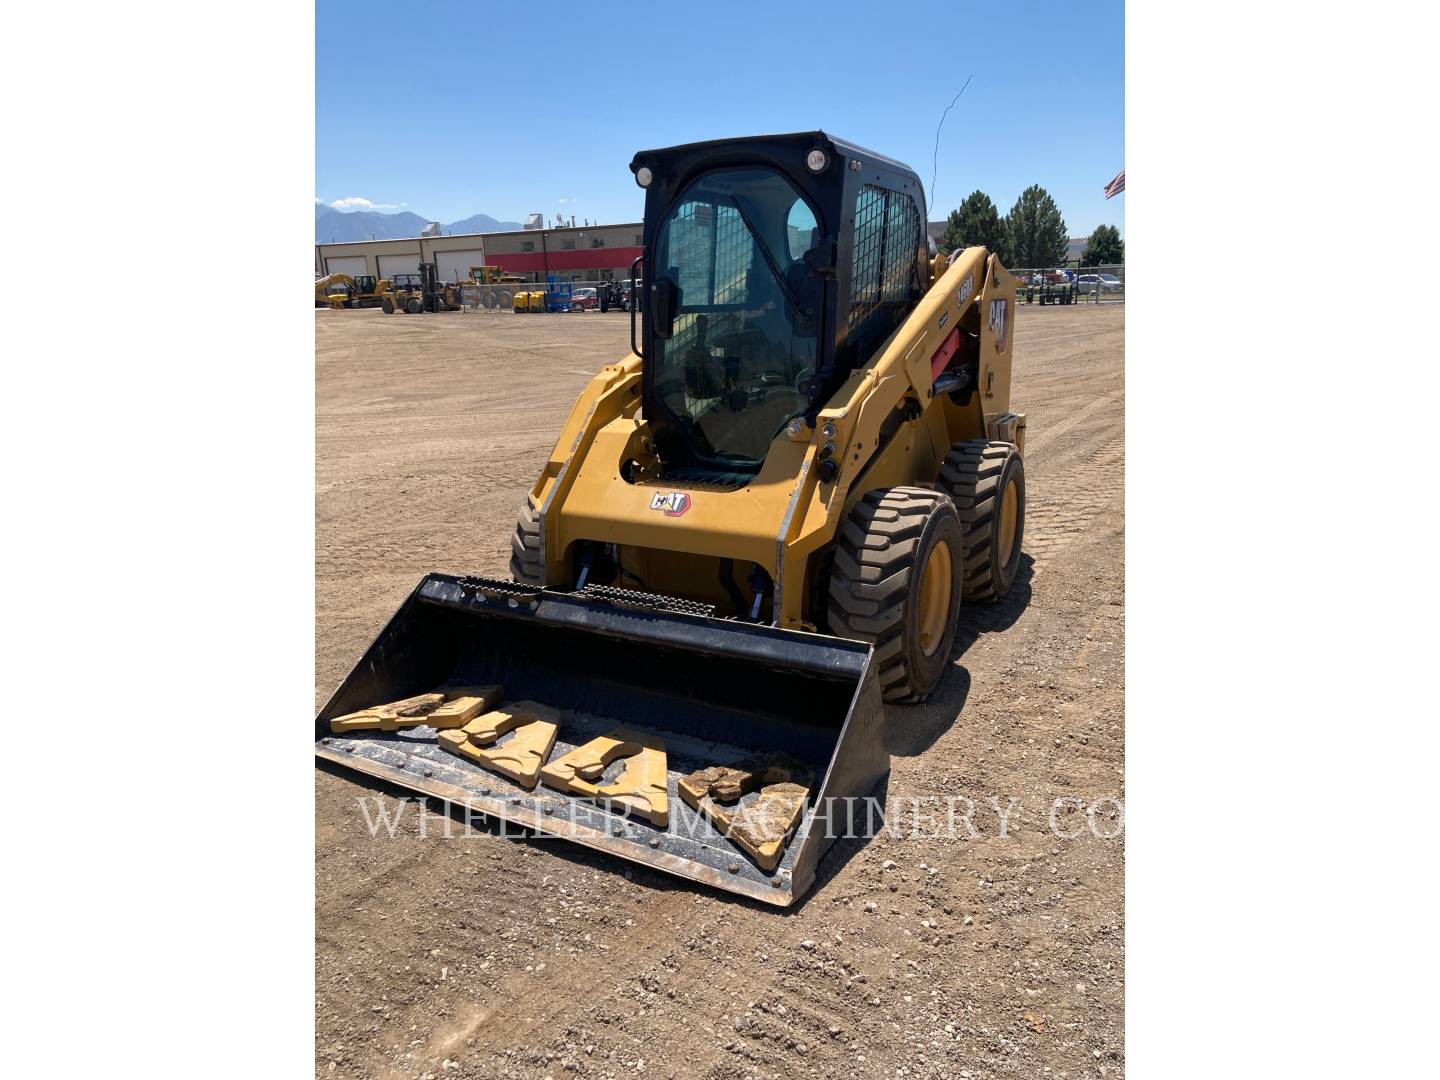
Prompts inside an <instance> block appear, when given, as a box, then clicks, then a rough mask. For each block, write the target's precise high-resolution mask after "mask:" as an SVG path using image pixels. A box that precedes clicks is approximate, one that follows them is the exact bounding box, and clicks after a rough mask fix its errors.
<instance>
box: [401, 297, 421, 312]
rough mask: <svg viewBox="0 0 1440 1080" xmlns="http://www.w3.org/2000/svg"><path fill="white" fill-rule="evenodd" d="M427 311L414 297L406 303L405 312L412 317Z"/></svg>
mask: <svg viewBox="0 0 1440 1080" xmlns="http://www.w3.org/2000/svg"><path fill="white" fill-rule="evenodd" d="M424 310H425V305H424V304H422V303H420V301H419V300H416V299H415V298H414V297H413V296H412V297H411V298H410V299H409V300H406V301H405V311H406V312H407V313H408V314H410V315H419V314H420V312H422V311H424Z"/></svg>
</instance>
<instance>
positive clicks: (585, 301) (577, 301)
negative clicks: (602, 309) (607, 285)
mask: <svg viewBox="0 0 1440 1080" xmlns="http://www.w3.org/2000/svg"><path fill="white" fill-rule="evenodd" d="M599 306H600V293H599V290H597V289H591V288H588V287H587V288H584V289H576V290H575V291H574V292H573V293H571V294H570V310H572V311H594V310H595V309H596V308H598V307H599Z"/></svg>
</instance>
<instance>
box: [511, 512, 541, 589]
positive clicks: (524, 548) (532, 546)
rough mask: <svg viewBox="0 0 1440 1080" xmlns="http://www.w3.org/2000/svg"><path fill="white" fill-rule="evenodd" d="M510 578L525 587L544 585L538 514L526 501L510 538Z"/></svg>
mask: <svg viewBox="0 0 1440 1080" xmlns="http://www.w3.org/2000/svg"><path fill="white" fill-rule="evenodd" d="M510 552H511V554H510V578H511V580H513V581H518V582H521V583H522V584H525V585H544V584H545V582H544V580H543V579H544V573H543V571H542V570H541V567H540V512H539V511H538V510H536V509H535V508H534V507H533V506H531V505H530V500H529V499H526V500H525V501H524V502H523V503H522V504H521V505H520V516H519V517H518V518H517V519H516V520H515V535H514V536H512V537H511V538H510Z"/></svg>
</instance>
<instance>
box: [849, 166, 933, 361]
mask: <svg viewBox="0 0 1440 1080" xmlns="http://www.w3.org/2000/svg"><path fill="white" fill-rule="evenodd" d="M920 242H921V240H920V211H919V210H917V209H916V207H915V200H914V199H912V198H911V197H910V196H909V195H906V194H905V193H904V192H902V191H891V190H889V189H888V188H882V187H876V186H875V185H874V184H866V185H865V186H864V187H863V188H861V189H860V194H859V195H858V196H857V197H856V199H855V236H854V239H853V242H852V258H851V263H850V287H851V294H850V317H849V321H848V326H847V331H848V334H847V336H848V337H849V340H850V345H851V347H852V348H853V349H854V350H855V362H856V363H857V364H863V363H865V362H866V361H867V360H869V359H870V357H871V355H872V354H873V353H874V351H875V349H876V348H878V347H879V345H880V343H881V342H883V341H884V340H885V339H886V338H887V337H889V336H890V335H891V334H892V333H893V332H894V330H895V328H896V327H897V326H899V325H900V323H901V322H903V321H904V320H905V317H906V316H907V315H909V314H910V309H911V308H912V307H914V305H915V302H916V301H917V300H919V299H920V295H921V293H920V267H919V264H918V260H917V258H916V252H917V251H918V250H919V246H920Z"/></svg>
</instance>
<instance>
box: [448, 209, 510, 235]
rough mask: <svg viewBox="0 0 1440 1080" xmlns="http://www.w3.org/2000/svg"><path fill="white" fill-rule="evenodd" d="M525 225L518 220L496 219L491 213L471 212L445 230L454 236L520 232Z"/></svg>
mask: <svg viewBox="0 0 1440 1080" xmlns="http://www.w3.org/2000/svg"><path fill="white" fill-rule="evenodd" d="M523 228H524V226H523V225H521V224H520V222H518V221H496V220H495V219H494V218H493V217H491V216H490V215H489V214H471V215H470V216H469V217H467V218H466V219H465V220H464V221H454V222H451V223H450V224H449V225H446V226H445V232H446V233H447V234H449V235H452V236H459V235H461V234H463V233H477V232H518V231H519V230H521V229H523Z"/></svg>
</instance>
